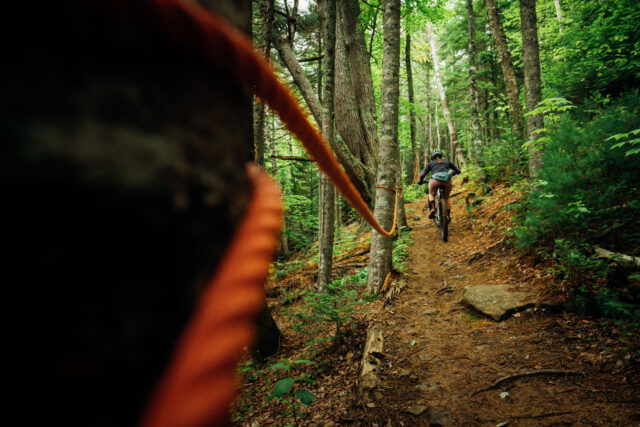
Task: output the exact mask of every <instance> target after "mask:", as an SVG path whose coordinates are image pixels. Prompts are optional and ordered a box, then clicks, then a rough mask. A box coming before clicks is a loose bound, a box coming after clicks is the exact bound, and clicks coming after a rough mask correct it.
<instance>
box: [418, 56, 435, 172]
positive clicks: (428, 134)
mask: <svg viewBox="0 0 640 427" xmlns="http://www.w3.org/2000/svg"><path fill="white" fill-rule="evenodd" d="M425 68H426V70H425V74H426V76H425V83H424V91H425V104H426V107H427V120H426V128H425V131H424V134H425V145H426V149H425V150H424V156H423V159H421V160H422V161H423V162H424V164H423V166H422V169H424V168H426V167H427V163H429V162H428V159H429V157H430V156H431V151H432V150H433V129H432V123H433V122H432V120H431V117H432V112H431V76H430V74H431V73H430V72H429V71H430V68H429V63H426V64H425ZM436 126H437V124H436Z"/></svg>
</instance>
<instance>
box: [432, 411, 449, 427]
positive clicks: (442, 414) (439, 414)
mask: <svg viewBox="0 0 640 427" xmlns="http://www.w3.org/2000/svg"><path fill="white" fill-rule="evenodd" d="M429 418H430V421H429V425H430V426H433V427H436V426H448V425H451V412H450V411H449V410H447V409H443V408H435V409H432V410H431V411H429Z"/></svg>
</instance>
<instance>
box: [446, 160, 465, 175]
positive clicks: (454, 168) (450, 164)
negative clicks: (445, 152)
mask: <svg viewBox="0 0 640 427" xmlns="http://www.w3.org/2000/svg"><path fill="white" fill-rule="evenodd" d="M449 167H450V168H451V170H452V171H453V172H452V173H451V175H458V174H460V173H462V172H460V169H458V167H457V166H456V165H454V164H453V163H451V162H449Z"/></svg>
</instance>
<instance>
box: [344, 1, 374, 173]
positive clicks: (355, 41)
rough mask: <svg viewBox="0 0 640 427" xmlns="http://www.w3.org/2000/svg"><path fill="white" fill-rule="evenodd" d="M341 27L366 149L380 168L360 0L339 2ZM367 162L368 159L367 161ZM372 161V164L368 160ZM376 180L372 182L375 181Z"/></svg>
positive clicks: (371, 83) (371, 82)
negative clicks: (361, 23)
mask: <svg viewBox="0 0 640 427" xmlns="http://www.w3.org/2000/svg"><path fill="white" fill-rule="evenodd" d="M340 9H341V12H342V13H341V15H342V19H343V21H342V29H343V31H344V36H345V47H346V50H347V56H348V58H349V69H350V71H351V79H352V81H353V86H354V90H355V95H356V100H357V101H358V106H359V107H360V109H359V111H360V118H361V126H362V127H363V129H364V132H365V135H366V137H367V139H366V146H367V151H368V152H370V153H371V155H372V163H371V164H370V165H371V166H372V167H373V169H374V170H375V168H376V167H377V156H378V145H379V139H378V118H377V117H378V115H377V112H376V100H375V95H374V91H373V80H372V78H371V64H370V61H369V55H368V54H367V48H366V41H365V33H364V29H363V28H362V26H361V25H360V22H359V17H360V4H359V3H358V0H342V1H340ZM365 163H366V162H365ZM366 164H369V163H366ZM372 182H373V181H372Z"/></svg>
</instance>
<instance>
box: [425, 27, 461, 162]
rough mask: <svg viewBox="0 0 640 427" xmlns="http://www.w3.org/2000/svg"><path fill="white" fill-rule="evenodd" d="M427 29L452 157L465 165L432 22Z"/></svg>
mask: <svg viewBox="0 0 640 427" xmlns="http://www.w3.org/2000/svg"><path fill="white" fill-rule="evenodd" d="M427 31H428V33H429V43H430V44H431V55H432V56H433V69H434V71H435V76H436V86H437V88H438V92H440V101H441V102H442V113H443V115H444V119H445V121H446V122H447V128H448V129H449V137H450V138H451V139H450V146H451V151H452V153H451V157H452V158H453V159H454V160H455V162H456V164H457V166H458V167H464V165H465V163H466V161H465V159H464V154H463V153H462V148H461V147H460V143H459V142H458V132H457V131H456V126H455V123H454V122H453V119H452V118H451V112H450V111H449V103H448V101H447V94H446V93H445V91H444V86H443V85H442V76H441V75H440V60H439V58H438V49H437V46H436V36H435V34H434V33H433V25H432V24H431V22H428V23H427Z"/></svg>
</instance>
